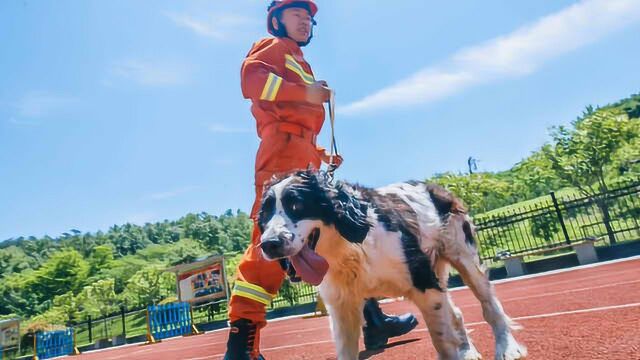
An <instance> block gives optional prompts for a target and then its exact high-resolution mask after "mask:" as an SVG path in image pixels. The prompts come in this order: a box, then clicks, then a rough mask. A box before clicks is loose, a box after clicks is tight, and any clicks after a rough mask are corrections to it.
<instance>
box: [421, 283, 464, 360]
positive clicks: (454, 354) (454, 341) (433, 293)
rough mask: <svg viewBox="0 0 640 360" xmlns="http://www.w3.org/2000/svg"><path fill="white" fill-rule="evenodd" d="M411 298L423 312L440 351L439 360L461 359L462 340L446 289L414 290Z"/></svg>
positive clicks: (434, 343) (433, 341) (435, 344)
mask: <svg viewBox="0 0 640 360" xmlns="http://www.w3.org/2000/svg"><path fill="white" fill-rule="evenodd" d="M411 299H412V300H413V302H414V303H415V304H416V305H417V306H418V308H419V309H420V311H421V312H422V317H423V318H424V321H425V322H426V323H427V328H428V329H429V335H430V336H431V341H432V343H433V346H434V347H435V348H436V351H437V352H438V360H461V359H462V357H461V354H460V352H459V351H458V350H459V349H460V348H461V345H462V341H461V339H460V338H459V337H458V333H457V331H456V328H455V324H454V318H455V316H454V310H453V309H452V308H451V305H452V303H451V302H449V298H448V294H447V293H446V292H444V291H440V290H435V289H427V290H426V291H424V292H422V291H419V290H417V289H416V290H414V292H413V293H412V294H411Z"/></svg>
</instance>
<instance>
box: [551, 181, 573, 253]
mask: <svg viewBox="0 0 640 360" xmlns="http://www.w3.org/2000/svg"><path fill="white" fill-rule="evenodd" d="M549 195H551V200H552V201H553V207H554V208H555V209H556V215H557V216H558V221H560V227H562V234H563V235H564V241H565V242H566V243H567V244H569V245H571V239H569V233H568V232H567V227H566V226H565V225H564V218H563V217H562V212H561V211H560V206H559V205H558V199H556V193H555V192H553V191H552V192H550V193H549Z"/></svg>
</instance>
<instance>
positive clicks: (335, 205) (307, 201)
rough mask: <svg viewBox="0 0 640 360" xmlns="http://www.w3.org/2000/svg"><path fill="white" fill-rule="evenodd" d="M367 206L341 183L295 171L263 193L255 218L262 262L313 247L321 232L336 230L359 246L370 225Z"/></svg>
mask: <svg viewBox="0 0 640 360" xmlns="http://www.w3.org/2000/svg"><path fill="white" fill-rule="evenodd" d="M366 214H367V206H366V205H365V204H364V203H363V202H361V201H359V200H358V199H357V197H356V196H354V194H353V190H352V189H351V188H350V187H349V186H346V185H344V184H337V185H332V184H330V183H329V182H328V180H327V177H326V175H325V174H324V173H322V172H318V171H314V170H307V171H299V172H296V173H294V174H292V175H290V176H288V177H285V178H283V179H280V180H277V181H275V182H273V183H272V184H271V185H270V186H269V187H268V188H267V189H266V190H265V193H264V196H263V198H262V206H261V208H260V213H259V217H258V225H259V226H260V230H261V232H262V237H261V243H260V247H261V249H262V252H263V255H264V257H265V258H266V259H269V260H276V259H280V258H285V257H294V256H296V255H298V254H299V253H300V252H301V251H302V250H303V249H304V248H305V247H306V246H308V247H309V248H310V249H311V250H315V247H316V245H317V243H318V241H319V239H320V237H321V234H322V232H323V231H329V230H333V229H335V230H337V232H338V233H339V234H340V235H341V236H342V237H343V238H344V239H346V240H347V241H350V242H354V243H361V242H362V241H363V240H364V238H365V237H366V235H367V233H368V231H369V227H370V224H369V223H368V221H367V216H366Z"/></svg>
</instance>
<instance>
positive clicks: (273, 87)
mask: <svg viewBox="0 0 640 360" xmlns="http://www.w3.org/2000/svg"><path fill="white" fill-rule="evenodd" d="M280 84H282V78H281V77H280V76H278V75H276V74H274V73H269V76H268V77H267V81H266V82H265V84H264V88H262V94H261V95H260V100H266V101H273V100H275V98H276V95H277V94H278V90H279V89H280Z"/></svg>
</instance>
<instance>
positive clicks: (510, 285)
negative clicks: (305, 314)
mask: <svg viewBox="0 0 640 360" xmlns="http://www.w3.org/2000/svg"><path fill="white" fill-rule="evenodd" d="M495 287H496V290H497V293H498V296H499V298H500V300H501V301H502V304H503V305H504V308H505V310H506V311H507V313H508V314H509V315H510V316H511V317H513V318H514V319H515V320H516V321H518V323H520V324H521V325H522V326H523V327H524V329H523V330H520V331H518V332H516V334H515V336H516V338H517V339H518V340H519V341H520V342H522V343H524V344H525V345H526V346H527V348H528V350H529V357H528V359H543V360H570V359H581V360H587V359H589V360H590V359H607V360H614V359H621V360H622V359H625V360H628V359H635V360H640V258H634V259H630V260H625V261H619V262H614V263H606V264H598V265H596V266H588V267H582V268H576V269H571V270H568V271H560V272H554V273H547V274H541V275H537V276H531V277H526V278H520V279H515V280H507V281H499V282H496V283H495ZM452 294H453V298H454V302H455V303H456V304H457V305H458V306H459V307H460V308H461V310H462V312H463V313H464V317H465V323H466V325H467V327H468V328H469V329H470V330H471V338H472V340H473V341H474V342H475V344H476V346H477V348H478V350H479V351H480V352H481V353H482V355H483V356H484V358H485V359H493V350H494V346H493V337H492V334H491V330H490V328H489V326H488V325H487V324H486V323H485V322H484V321H483V319H482V311H481V308H480V305H479V303H478V302H477V301H476V299H475V298H474V297H473V295H472V294H471V293H470V291H469V290H468V289H460V290H453V291H452ZM383 308H384V310H385V311H386V312H390V313H396V314H397V313H402V312H407V311H411V312H414V313H417V308H416V307H415V306H414V305H413V304H411V303H409V302H407V301H398V302H392V303H388V304H384V305H383ZM419 319H420V325H418V327H417V328H416V329H415V330H413V331H412V332H410V333H409V334H406V335H404V336H402V337H398V338H394V339H392V341H391V342H390V343H389V345H388V346H387V348H386V349H384V350H383V351H378V352H365V351H362V352H361V353H360V359H396V360H400V359H402V360H405V359H436V354H435V351H434V349H433V346H432V345H431V342H430V340H429V336H428V334H427V329H426V327H425V325H424V321H423V320H422V318H421V317H419ZM226 337H227V331H226V330H220V331H214V332H210V333H206V334H204V335H199V336H192V337H186V338H176V339H169V340H165V341H163V342H161V343H158V344H153V345H144V346H142V345H139V344H133V345H127V346H123V347H120V348H114V349H109V350H102V351H100V350H99V351H94V352H88V353H84V354H82V355H80V356H74V357H73V358H71V359H73V360H91V359H96V360H97V359H100V360H117V359H125V360H129V359H132V360H133V359H139V360H152V359H154V360H155V359H162V360H170V359H180V360H214V359H222V357H223V354H224V350H225V344H226ZM360 349H361V350H363V349H364V346H363V345H362V342H361V343H360ZM262 353H263V354H264V355H265V357H266V358H267V359H269V360H281V359H323V360H324V359H335V358H336V357H335V352H334V348H333V342H332V341H331V334H330V330H329V320H328V318H327V317H322V318H313V319H303V318H299V317H298V318H292V319H287V320H279V321H272V322H270V324H269V325H268V326H267V327H266V328H265V330H264V331H263V334H262Z"/></svg>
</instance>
